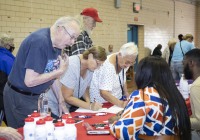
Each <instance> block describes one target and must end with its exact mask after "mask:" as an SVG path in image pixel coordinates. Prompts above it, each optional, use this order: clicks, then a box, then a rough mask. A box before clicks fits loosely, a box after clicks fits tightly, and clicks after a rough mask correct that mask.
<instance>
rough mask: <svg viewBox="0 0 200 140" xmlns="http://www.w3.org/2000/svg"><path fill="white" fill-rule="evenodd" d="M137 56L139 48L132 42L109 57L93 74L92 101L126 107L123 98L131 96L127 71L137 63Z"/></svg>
mask: <svg viewBox="0 0 200 140" xmlns="http://www.w3.org/2000/svg"><path fill="white" fill-rule="evenodd" d="M137 55H138V49H137V46H136V45H135V44H134V43H132V42H129V43H126V44H124V45H123V46H121V48H120V50H119V52H117V53H113V54H111V55H109V56H108V57H107V59H106V61H105V62H104V64H103V66H102V67H101V68H100V69H98V70H95V72H94V74H93V79H92V82H91V85H90V101H91V102H94V101H97V102H100V103H105V102H110V103H112V104H114V105H117V106H119V107H125V106H126V103H127V101H124V98H123V97H128V96H129V93H128V92H127V87H126V71H127V70H128V68H129V67H130V66H132V65H133V64H134V63H135V59H136V57H137ZM120 99H122V100H120Z"/></svg>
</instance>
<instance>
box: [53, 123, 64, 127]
mask: <svg viewBox="0 0 200 140" xmlns="http://www.w3.org/2000/svg"><path fill="white" fill-rule="evenodd" d="M54 125H55V127H63V126H64V123H62V122H57V123H55V124H54Z"/></svg>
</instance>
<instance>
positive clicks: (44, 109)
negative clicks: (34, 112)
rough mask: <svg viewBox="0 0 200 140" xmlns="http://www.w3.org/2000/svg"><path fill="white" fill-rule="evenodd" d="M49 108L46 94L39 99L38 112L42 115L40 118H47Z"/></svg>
mask: <svg viewBox="0 0 200 140" xmlns="http://www.w3.org/2000/svg"><path fill="white" fill-rule="evenodd" d="M48 108H49V107H48V97H47V95H46V93H42V94H40V96H39V98H38V111H39V113H40V117H42V118H44V117H46V116H47V114H48Z"/></svg>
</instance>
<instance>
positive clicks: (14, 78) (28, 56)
mask: <svg viewBox="0 0 200 140" xmlns="http://www.w3.org/2000/svg"><path fill="white" fill-rule="evenodd" d="M60 54H61V50H60V49H58V48H54V47H53V46H52V42H51V37H50V28H43V29H40V30H38V31H35V32H33V33H31V34H30V35H29V36H28V37H27V38H25V39H24V41H23V42H22V44H21V45H20V48H19V51H18V53H17V56H16V59H15V62H14V64H13V67H12V70H11V73H10V75H9V77H8V80H9V82H10V83H11V84H12V85H14V86H15V87H17V88H19V89H21V90H23V91H27V92H33V93H36V94H40V93H42V92H44V91H45V90H46V89H48V88H49V87H50V86H51V85H52V84H53V82H54V80H50V81H48V82H46V83H44V84H41V85H38V86H34V87H27V86H26V85H25V83H24V78H25V73H26V69H31V70H34V71H35V72H36V73H39V74H43V73H50V72H52V71H53V70H55V69H57V68H58V67H59V63H58V60H57V58H58V55H60Z"/></svg>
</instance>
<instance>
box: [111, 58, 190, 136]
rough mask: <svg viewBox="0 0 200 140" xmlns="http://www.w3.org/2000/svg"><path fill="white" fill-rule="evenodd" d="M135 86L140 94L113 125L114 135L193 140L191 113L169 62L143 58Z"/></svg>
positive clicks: (136, 94)
mask: <svg viewBox="0 0 200 140" xmlns="http://www.w3.org/2000/svg"><path fill="white" fill-rule="evenodd" d="M166 79H167V80H166ZM135 82H136V85H137V87H138V90H135V91H134V92H133V93H132V94H131V95H130V96H129V102H128V104H127V106H126V107H125V109H124V111H123V113H122V114H121V117H120V118H119V119H118V120H116V121H115V122H114V123H113V124H112V125H111V127H110V130H111V134H112V135H114V136H115V137H116V138H117V139H126V140H128V139H134V140H137V139H143V140H155V139H156V140H191V132H190V131H189V130H190V128H191V126H190V119H189V115H188V110H187V107H186V104H185V101H184V99H183V97H182V95H181V94H180V92H179V90H178V89H177V87H176V85H175V82H174V79H173V77H172V74H171V71H170V69H169V66H168V64H167V63H166V61H165V60H164V59H163V58H161V57H156V56H149V57H145V58H143V59H142V60H141V61H140V62H139V64H138V67H137V70H136V75H135Z"/></svg>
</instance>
